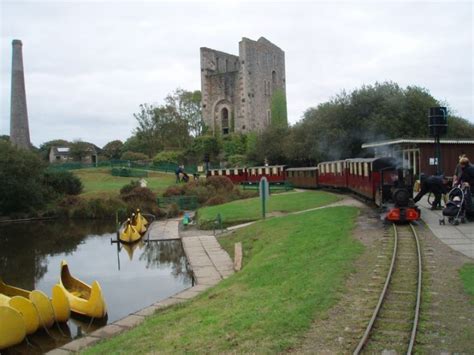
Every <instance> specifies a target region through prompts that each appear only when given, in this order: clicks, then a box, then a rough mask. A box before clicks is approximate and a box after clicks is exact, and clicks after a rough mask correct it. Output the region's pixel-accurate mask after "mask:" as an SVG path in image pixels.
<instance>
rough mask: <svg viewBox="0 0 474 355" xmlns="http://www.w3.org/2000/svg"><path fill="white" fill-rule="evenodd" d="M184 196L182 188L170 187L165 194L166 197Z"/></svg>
mask: <svg viewBox="0 0 474 355" xmlns="http://www.w3.org/2000/svg"><path fill="white" fill-rule="evenodd" d="M182 194H183V190H182V188H181V186H169V187H168V188H167V189H166V190H165V192H164V193H163V196H164V197H171V196H180V195H182Z"/></svg>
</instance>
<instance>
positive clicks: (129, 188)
mask: <svg viewBox="0 0 474 355" xmlns="http://www.w3.org/2000/svg"><path fill="white" fill-rule="evenodd" d="M136 187H140V182H139V181H138V180H131V181H130V183H129V184H127V185H124V186H123V187H122V188H121V189H120V195H126V194H128V193H130V192H131V191H132V190H133V189H134V188H136Z"/></svg>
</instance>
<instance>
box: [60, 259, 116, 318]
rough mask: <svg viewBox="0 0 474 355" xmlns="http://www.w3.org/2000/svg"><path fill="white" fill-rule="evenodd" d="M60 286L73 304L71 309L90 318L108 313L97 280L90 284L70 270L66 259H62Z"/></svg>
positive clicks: (101, 316)
mask: <svg viewBox="0 0 474 355" xmlns="http://www.w3.org/2000/svg"><path fill="white" fill-rule="evenodd" d="M59 286H60V287H61V288H62V289H64V290H65V291H66V292H65V293H66V296H67V298H68V300H69V304H70V305H71V311H72V312H75V313H78V314H80V315H83V316H86V317H90V318H103V317H105V316H106V315H107V305H106V304H105V300H104V296H103V294H102V289H101V287H100V285H99V283H98V282H97V281H94V282H93V283H92V286H89V285H88V284H86V283H85V282H83V281H81V280H79V279H77V278H75V277H74V276H72V275H71V273H70V272H69V267H68V264H67V262H66V261H64V260H63V261H61V277H60V280H59Z"/></svg>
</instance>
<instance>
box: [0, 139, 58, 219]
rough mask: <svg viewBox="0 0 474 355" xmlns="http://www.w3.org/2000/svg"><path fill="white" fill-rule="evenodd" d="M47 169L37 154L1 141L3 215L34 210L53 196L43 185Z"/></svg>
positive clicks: (0, 202)
mask: <svg viewBox="0 0 474 355" xmlns="http://www.w3.org/2000/svg"><path fill="white" fill-rule="evenodd" d="M44 169H45V164H44V163H43V162H42V161H41V158H40V157H39V156H38V155H37V154H35V153H33V152H30V151H28V150H25V149H17V148H15V147H14V146H12V145H11V144H10V143H9V142H8V141H5V140H0V215H12V214H15V213H30V212H31V213H33V212H34V211H36V210H37V209H40V208H43V207H44V206H45V205H46V203H47V202H48V201H50V200H51V199H52V197H53V196H52V195H51V194H49V193H48V189H47V188H46V187H45V185H44V184H43V173H44Z"/></svg>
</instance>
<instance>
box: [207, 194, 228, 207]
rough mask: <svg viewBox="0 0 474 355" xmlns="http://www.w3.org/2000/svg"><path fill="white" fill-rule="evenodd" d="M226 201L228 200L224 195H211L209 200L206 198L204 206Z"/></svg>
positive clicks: (220, 203)
mask: <svg viewBox="0 0 474 355" xmlns="http://www.w3.org/2000/svg"><path fill="white" fill-rule="evenodd" d="M226 202H228V201H227V199H226V198H225V197H224V196H222V195H217V196H214V197H211V198H210V199H209V200H207V202H206V206H215V205H222V204H223V203H226Z"/></svg>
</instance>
